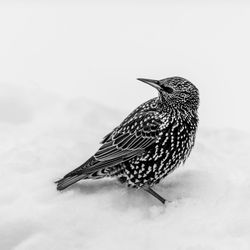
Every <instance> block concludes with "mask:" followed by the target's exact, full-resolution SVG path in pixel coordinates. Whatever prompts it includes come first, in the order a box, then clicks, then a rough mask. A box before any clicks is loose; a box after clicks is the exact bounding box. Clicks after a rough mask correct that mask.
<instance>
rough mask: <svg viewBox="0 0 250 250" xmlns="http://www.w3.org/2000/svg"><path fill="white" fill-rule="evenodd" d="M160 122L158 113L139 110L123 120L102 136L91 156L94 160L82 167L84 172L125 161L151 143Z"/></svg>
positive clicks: (138, 153) (154, 138) (157, 131)
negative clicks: (139, 111)
mask: <svg viewBox="0 0 250 250" xmlns="http://www.w3.org/2000/svg"><path fill="white" fill-rule="evenodd" d="M161 124H162V122H161V119H160V117H159V113H158V112H155V111H151V112H147V113H146V112H141V113H138V114H136V115H134V116H133V117H131V118H130V119H128V120H125V121H124V122H123V123H122V124H121V125H120V126H118V127H117V128H116V129H115V130H114V131H113V132H112V133H110V134H108V135H107V136H106V137H104V140H103V141H102V143H103V145H102V146H101V147H100V148H99V150H98V151H97V152H96V153H95V155H94V156H93V157H94V158H95V160H96V162H95V163H94V164H93V165H92V166H89V165H88V166H87V167H84V166H83V167H84V168H83V169H82V170H83V171H84V172H92V171H95V170H97V169H101V168H106V167H111V166H115V165H117V164H119V163H121V162H124V161H127V160H129V159H131V158H133V157H134V156H136V155H140V154H141V153H143V152H144V150H145V149H146V148H147V147H149V146H150V145H152V144H153V143H154V142H155V141H156V139H157V137H158V135H159V130H160V125H161Z"/></svg>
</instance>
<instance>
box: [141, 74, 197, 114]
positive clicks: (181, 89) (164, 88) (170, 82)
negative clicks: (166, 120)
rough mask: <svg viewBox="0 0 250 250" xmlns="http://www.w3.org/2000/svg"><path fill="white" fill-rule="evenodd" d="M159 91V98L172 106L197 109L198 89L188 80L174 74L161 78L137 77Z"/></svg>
mask: <svg viewBox="0 0 250 250" xmlns="http://www.w3.org/2000/svg"><path fill="white" fill-rule="evenodd" d="M137 80H139V81H142V82H145V83H147V84H149V85H151V86H152V87H154V88H156V89H157V90H158V91H159V97H160V100H161V101H162V102H163V103H166V104H167V105H171V106H172V107H176V108H181V107H186V108H190V109H192V110H197V109H198V106H199V91H198V89H197V88H196V87H195V86H194V84H192V83H191V82H190V81H188V80H186V79H184V78H182V77H178V76H174V77H169V78H165V79H162V80H152V79H144V78H137Z"/></svg>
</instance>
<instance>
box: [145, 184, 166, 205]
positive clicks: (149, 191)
mask: <svg viewBox="0 0 250 250" xmlns="http://www.w3.org/2000/svg"><path fill="white" fill-rule="evenodd" d="M144 190H145V191H147V192H148V193H150V194H151V195H153V196H154V197H155V198H156V199H158V200H159V201H160V202H162V203H163V204H165V202H166V200H165V199H164V198H163V197H161V196H160V195H159V194H157V193H156V192H155V191H154V190H153V189H152V188H151V187H146V188H144Z"/></svg>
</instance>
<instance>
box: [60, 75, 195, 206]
mask: <svg viewBox="0 0 250 250" xmlns="http://www.w3.org/2000/svg"><path fill="white" fill-rule="evenodd" d="M137 80H139V81H142V82H144V83H147V84H149V85H151V86H152V87H154V88H156V89H157V90H158V97H156V98H153V99H150V100H149V101H147V102H145V103H143V104H141V105H140V106H139V107H137V108H136V109H135V110H134V111H133V112H132V113H131V114H129V115H128V116H127V117H126V118H125V120H124V121H123V122H122V123H121V124H120V125H119V126H117V127H116V128H115V129H114V130H113V131H112V132H111V133H109V134H108V135H106V136H105V137H104V138H103V140H102V142H101V144H102V146H101V147H100V148H99V150H98V151H97V152H96V153H95V154H94V155H93V156H92V157H90V158H89V159H88V160H87V161H86V162H85V163H83V164H82V165H81V166H79V167H78V168H76V169H75V170H73V171H71V172H70V173H68V174H67V175H65V176H64V177H63V178H62V179H61V180H59V181H57V182H56V183H57V189H58V190H63V189H65V188H67V187H68V186H70V185H72V184H74V183H75V182H77V181H79V180H82V179H99V178H103V177H116V178H117V179H118V180H119V181H120V182H121V183H125V184H127V186H129V187H134V188H137V189H142V190H145V191H147V192H148V193H150V194H151V195H153V196H154V197H155V198H157V199H158V200H160V201H161V202H162V203H165V199H164V198H163V197H161V196H160V195H159V194H157V193H156V192H155V191H154V190H153V189H152V187H153V186H154V185H155V184H157V183H159V182H160V180H162V179H163V178H164V177H166V176H167V175H168V174H169V173H171V172H172V171H173V170H174V169H176V168H177V167H178V166H179V165H180V164H181V163H184V162H185V160H186V158H187V157H188V156H189V154H190V152H191V149H192V147H193V145H194V142H195V134H196V129H197V125H198V114H197V110H198V106H199V92H198V89H197V88H196V87H195V86H194V85H193V84H192V83H191V82H190V81H188V80H186V79H184V78H182V77H169V78H165V79H162V80H152V79H144V78H138V79H137Z"/></svg>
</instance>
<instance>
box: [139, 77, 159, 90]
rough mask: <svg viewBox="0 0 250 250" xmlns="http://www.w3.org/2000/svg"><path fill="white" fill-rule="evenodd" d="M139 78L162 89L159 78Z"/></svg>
mask: <svg viewBox="0 0 250 250" xmlns="http://www.w3.org/2000/svg"><path fill="white" fill-rule="evenodd" d="M137 80H139V81H141V82H145V83H147V84H148V85H150V86H152V87H154V88H156V89H158V90H160V89H161V87H160V81H158V80H152V79H145V78H137Z"/></svg>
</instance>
